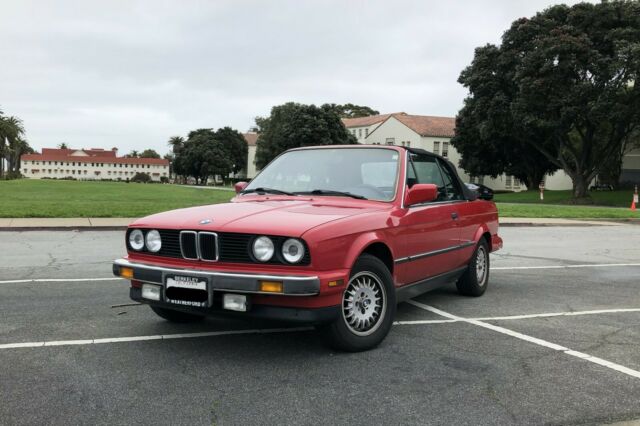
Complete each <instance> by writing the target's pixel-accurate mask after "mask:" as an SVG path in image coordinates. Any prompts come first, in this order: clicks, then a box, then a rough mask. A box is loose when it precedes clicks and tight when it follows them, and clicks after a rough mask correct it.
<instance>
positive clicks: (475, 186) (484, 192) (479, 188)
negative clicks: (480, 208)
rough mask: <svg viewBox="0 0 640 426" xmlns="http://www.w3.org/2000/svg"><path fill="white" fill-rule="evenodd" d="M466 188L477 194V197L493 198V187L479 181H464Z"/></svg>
mask: <svg viewBox="0 0 640 426" xmlns="http://www.w3.org/2000/svg"><path fill="white" fill-rule="evenodd" d="M465 185H466V186H467V188H469V189H470V190H472V191H474V192H475V193H476V194H478V198H481V199H483V200H487V201H489V200H493V189H491V188H489V187H488V186H485V185H483V184H481V183H465Z"/></svg>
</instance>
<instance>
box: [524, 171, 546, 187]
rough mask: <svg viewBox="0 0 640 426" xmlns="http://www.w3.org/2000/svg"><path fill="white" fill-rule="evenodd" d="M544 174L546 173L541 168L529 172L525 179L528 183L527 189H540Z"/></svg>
mask: <svg viewBox="0 0 640 426" xmlns="http://www.w3.org/2000/svg"><path fill="white" fill-rule="evenodd" d="M544 175H545V173H544V172H543V171H539V170H534V171H531V172H529V173H527V180H526V181H525V184H526V185H527V190H528V191H536V190H538V187H539V186H540V184H541V183H542V180H543V179H544Z"/></svg>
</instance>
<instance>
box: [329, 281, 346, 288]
mask: <svg viewBox="0 0 640 426" xmlns="http://www.w3.org/2000/svg"><path fill="white" fill-rule="evenodd" d="M343 284H344V280H335V281H329V287H340V286H341V285H343Z"/></svg>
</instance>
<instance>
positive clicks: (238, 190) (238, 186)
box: [233, 182, 249, 194]
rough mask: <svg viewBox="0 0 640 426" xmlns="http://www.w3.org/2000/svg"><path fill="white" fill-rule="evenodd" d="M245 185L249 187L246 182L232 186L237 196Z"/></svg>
mask: <svg viewBox="0 0 640 426" xmlns="http://www.w3.org/2000/svg"><path fill="white" fill-rule="evenodd" d="M247 185H249V183H248V182H238V183H236V184H235V185H233V187H234V189H235V190H236V194H239V193H241V192H242V191H244V189H245V188H246V187H247Z"/></svg>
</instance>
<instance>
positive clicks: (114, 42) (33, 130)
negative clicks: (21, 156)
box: [0, 0, 575, 153]
mask: <svg viewBox="0 0 640 426" xmlns="http://www.w3.org/2000/svg"><path fill="white" fill-rule="evenodd" d="M555 3H556V2H553V1H548V0H491V1H489V0H486V1H471V0H467V1H441V0H440V1H432V0H423V1H395V0H394V1H391V0H388V1H371V2H365V1H348V0H345V1H325V0H323V1H320V0H318V1H299V0H298V1H295V0H291V1H277V0H271V1H260V2H258V1H215V2H214V1H209V2H205V1H202V2H197V1H113V0H109V1H106V0H105V1H102V2H97V1H82V0H79V1H66V0H58V1H55V2H45V1H40V2H35V1H24V0H15V1H7V0H0V11H1V12H0V57H1V59H0V108H1V109H3V110H4V111H5V114H9V115H17V116H19V117H20V118H22V119H23V120H24V123H25V126H26V129H27V139H28V140H29V142H30V143H31V145H32V146H33V147H34V148H36V149H41V148H42V147H53V146H56V145H57V144H59V143H60V142H66V143H68V144H70V145H71V146H72V147H77V148H82V147H84V148H90V147H103V148H110V147H113V146H116V147H118V148H119V149H120V151H121V153H126V152H128V151H130V150H131V149H137V150H142V149H145V148H153V149H156V150H158V151H159V152H160V153H166V152H167V151H168V147H167V146H166V141H167V140H168V139H169V137H170V136H173V135H186V133H187V132H188V131H189V130H191V129H196V128H201V127H212V128H218V127H222V126H226V125H229V126H232V127H234V128H236V129H238V130H240V131H246V130H247V129H248V128H249V127H250V126H251V125H252V124H253V119H254V117H255V116H259V115H268V114H269V110H270V108H271V106H273V105H276V104H280V103H283V102H287V101H296V102H303V103H315V104H322V103H326V102H332V103H347V102H351V103H356V104H362V105H369V106H371V107H373V108H375V109H377V110H379V111H381V112H396V111H405V112H408V113H413V114H424V115H443V116H454V115H455V114H456V112H457V111H458V110H459V108H460V106H461V104H462V100H463V98H464V96H465V93H466V92H465V90H464V88H462V87H461V86H460V85H459V84H458V83H457V81H456V80H457V78H458V75H459V74H460V71H461V70H462V69H463V68H464V67H465V66H466V65H467V64H469V62H470V61H471V59H472V57H473V50H474V48H475V47H477V46H481V45H484V44H486V43H498V42H499V40H500V36H501V34H502V33H503V32H504V30H506V29H507V28H508V26H509V25H510V23H511V22H512V21H513V20H515V19H517V18H519V17H523V16H531V15H533V14H535V12H536V11H539V10H542V9H544V8H546V7H547V6H549V5H552V4H555ZM565 3H570V4H571V3H575V2H572V1H568V2H565Z"/></svg>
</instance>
